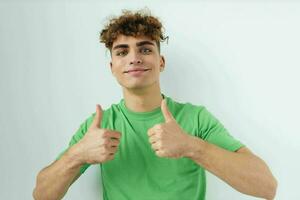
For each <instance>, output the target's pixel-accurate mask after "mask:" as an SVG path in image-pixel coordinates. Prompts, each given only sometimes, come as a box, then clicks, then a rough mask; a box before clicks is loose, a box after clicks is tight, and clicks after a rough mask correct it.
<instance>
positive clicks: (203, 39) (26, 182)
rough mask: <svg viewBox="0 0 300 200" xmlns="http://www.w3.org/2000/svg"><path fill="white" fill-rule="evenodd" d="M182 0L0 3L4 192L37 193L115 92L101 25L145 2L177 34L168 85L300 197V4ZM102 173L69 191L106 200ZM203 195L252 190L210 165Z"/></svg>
mask: <svg viewBox="0 0 300 200" xmlns="http://www.w3.org/2000/svg"><path fill="white" fill-rule="evenodd" d="M120 2H121V1H120ZM182 2H183V1H182ZM184 2H185V3H180V1H151V3H150V1H149V2H148V1H126V2H124V1H122V2H121V3H118V2H117V1H83V0H82V1H66V0H65V1H26V2H25V1H3V0H2V1H0V95H1V96H0V97H1V98H0V111H1V112H0V128H1V140H0V142H1V144H0V153H1V159H0V162H1V165H0V171H1V179H0V181H1V182H0V188H1V192H0V199H12V200H17V199H18V200H19V199H32V197H31V193H32V190H33V188H34V185H35V178H36V175H37V173H38V172H39V170H41V169H42V168H43V167H45V166H46V165H48V164H50V163H51V162H52V161H53V160H54V159H55V157H56V156H57V155H58V154H59V153H60V152H61V151H62V150H63V149H64V148H66V146H67V144H68V142H69V140H70V138H71V136H72V135H73V134H74V133H75V131H76V130H77V128H78V127H79V125H80V123H81V122H83V120H85V119H86V118H87V117H88V116H89V115H90V114H91V113H92V112H95V104H96V103H99V104H101V105H102V106H103V107H104V108H108V107H109V106H110V105H111V104H112V103H117V102H119V100H120V98H122V93H121V88H120V86H119V85H118V83H117V81H116V80H115V79H114V78H113V76H112V75H111V72H110V70H109V65H108V63H109V59H110V56H109V52H108V51H106V50H105V48H104V45H103V44H100V43H99V40H98V37H99V32H100V31H101V29H102V28H103V25H104V23H105V22H106V21H107V20H106V19H107V17H108V16H111V15H119V14H120V13H121V9H124V8H126V9H134V10H136V9H140V8H144V7H145V6H147V7H148V8H149V9H150V10H151V11H152V14H153V15H155V16H158V17H159V18H160V19H161V21H162V23H163V24H164V26H165V30H166V35H169V37H170V38H169V43H168V44H166V43H165V44H162V54H163V55H164V56H165V58H166V70H165V71H164V72H163V73H162V76H161V87H162V92H164V93H165V94H166V95H167V96H170V97H172V98H174V99H175V100H177V101H181V102H191V103H194V104H197V105H205V106H206V107H207V108H208V109H209V110H210V111H211V112H212V113H213V114H214V115H215V116H216V117H217V118H218V119H219V120H220V121H221V122H222V123H223V124H224V125H225V127H227V129H228V130H229V131H230V132H231V134H232V135H233V136H234V137H236V138H237V139H239V140H241V141H242V142H243V143H245V144H246V145H247V146H248V148H250V149H251V150H252V151H253V152H254V153H256V154H257V155H259V156H260V157H261V158H263V159H264V160H265V161H266V162H267V164H268V165H269V166H270V168H271V170H272V172H273V173H274V175H275V176H276V177H277V179H278V182H279V186H278V190H277V196H276V199H278V200H279V199H280V200H281V199H284V200H285V199H288V200H297V199H300V195H299V189H298V187H297V185H298V182H299V178H300V176H299V169H300V162H299V153H300V148H299V142H300V137H299V134H300V132H299V129H298V125H299V112H300V106H299V100H300V95H299V85H300V80H299V67H300V61H299V52H300V48H299V46H300V39H299V38H300V37H299V36H300V24H299V20H300V3H298V2H297V1H283V0H282V1H250V0H249V1H233V0H232V1H184ZM99 176H100V173H99V171H98V167H97V166H92V167H90V168H89V169H88V170H87V171H86V173H85V174H84V175H83V176H81V178H80V179H79V180H78V181H77V182H76V183H75V184H74V185H73V186H72V187H71V188H70V190H69V191H68V193H67V195H66V196H65V198H64V199H70V200H79V199H101V195H102V189H101V186H99V185H100V183H101V182H100V179H99ZM207 199H208V200H211V199H212V200H218V199H219V200H223V199H231V200H246V199H256V198H254V197H250V196H247V195H243V194H241V193H239V192H237V191H236V190H234V189H232V188H231V187H230V186H228V185H227V184H226V183H224V182H223V181H221V180H220V179H218V178H217V177H215V176H213V175H211V174H209V173H208V185H207Z"/></svg>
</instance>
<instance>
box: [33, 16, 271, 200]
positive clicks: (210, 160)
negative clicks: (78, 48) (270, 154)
mask: <svg viewBox="0 0 300 200" xmlns="http://www.w3.org/2000/svg"><path fill="white" fill-rule="evenodd" d="M161 29H162V25H161V23H160V22H159V21H158V19H157V18H155V17H153V16H151V15H147V14H143V13H141V12H136V13H132V12H129V11H127V12H124V13H123V15H121V16H120V17H118V18H115V19H112V20H110V22H109V23H108V25H107V26H106V27H105V29H104V30H103V31H102V32H101V38H100V39H101V42H103V43H105V46H106V47H107V48H108V49H109V50H110V53H111V63H110V68H111V72H112V74H113V76H114V77H115V78H116V79H117V81H118V82H119V84H120V85H121V87H122V90H123V95H124V98H123V99H122V100H121V101H120V102H119V103H118V104H112V105H111V107H110V108H108V109H106V110H102V108H101V107H100V106H99V105H97V106H96V112H95V113H93V114H92V115H91V116H90V117H89V118H88V119H86V120H85V121H84V123H82V124H81V126H80V128H79V129H78V131H77V132H76V133H75V135H74V136H73V137H72V139H71V141H70V144H69V147H68V148H67V149H66V150H65V151H63V152H62V153H61V154H60V155H59V156H58V158H57V160H56V161H55V162H53V163H52V164H51V165H49V166H48V167H46V168H45V169H43V170H42V171H41V172H40V173H39V174H38V177H37V184H36V187H35V189H34V192H33V196H34V198H35V199H61V198H62V197H63V196H64V195H65V193H66V192H67V190H68V188H69V187H70V185H71V184H72V183H73V182H74V181H76V180H77V178H78V177H79V176H80V175H81V174H82V173H84V171H85V170H86V169H87V168H88V167H89V166H90V165H91V164H100V168H101V176H102V183H103V199H104V200H123V199H124V200H125V199H126V200H127V199H130V200H135V199H137V200H150V199H153V200H157V199H161V200H163V199H172V200H177V199H178V200H185V199H189V200H201V199H205V186H206V182H205V169H206V170H208V171H210V172H211V173H213V174H215V175H216V176H218V177H219V178H221V179H222V180H224V181H225V182H227V183H228V184H229V185H231V186H232V187H233V188H235V189H236V190H238V191H240V192H242V193H245V194H249V195H253V196H257V197H263V198H265V199H273V198H274V196H275V193H276V187H277V183H276V180H275V178H274V177H273V175H272V173H271V172H270V170H269V168H268V166H267V165H266V164H265V163H264V161H263V160H261V159H260V158H259V157H257V156H256V155H254V154H253V153H252V152H251V151H250V150H249V149H248V148H247V147H245V145H243V144H242V143H241V142H239V141H238V140H236V139H234V138H233V137H232V136H231V135H230V134H229V133H228V131H227V130H226V129H225V127H224V126H223V125H222V124H221V123H220V122H219V121H218V120H217V119H216V118H215V117H214V116H213V115H212V114H211V113H210V112H209V111H208V110H207V109H206V108H205V107H204V106H197V105H193V104H190V103H179V102H176V101H175V100H173V99H172V98H171V97H168V96H166V95H165V94H163V93H161V90H160V84H159V77H160V73H161V72H162V71H163V70H164V68H165V60H164V57H163V56H161V54H160V42H161V41H163V40H165V39H166V38H165V37H164V35H163V33H162V30H161Z"/></svg>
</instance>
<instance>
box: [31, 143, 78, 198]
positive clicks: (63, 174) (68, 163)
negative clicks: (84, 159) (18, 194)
mask: <svg viewBox="0 0 300 200" xmlns="http://www.w3.org/2000/svg"><path fill="white" fill-rule="evenodd" d="M75 152H76V151H74V149H72V148H71V149H69V150H68V151H67V152H66V153H65V154H64V155H63V156H62V157H61V158H60V159H59V160H57V161H55V162H54V163H52V164H51V165H50V166H48V167H47V168H45V169H43V170H42V171H41V172H40V173H39V174H38V176H37V181H36V187H35V189H34V191H33V197H34V199H36V200H41V199H42V200H58V199H62V198H63V196H64V195H65V193H66V192H67V190H68V189H69V187H70V185H71V184H72V181H73V180H74V179H75V178H76V177H78V176H79V170H80V167H81V166H82V163H81V162H80V161H79V160H78V156H77V155H76V153H75Z"/></svg>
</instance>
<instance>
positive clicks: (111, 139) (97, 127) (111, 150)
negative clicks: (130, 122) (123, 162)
mask: <svg viewBox="0 0 300 200" xmlns="http://www.w3.org/2000/svg"><path fill="white" fill-rule="evenodd" d="M102 115H103V111H102V108H101V106H100V105H97V107H96V115H95V118H94V120H93V122H92V124H91V126H90V127H89V129H88V131H87V133H86V134H85V136H84V137H83V138H82V140H80V141H79V142H78V143H77V148H78V149H79V150H78V151H79V152H80V153H79V154H80V156H81V159H82V162H83V163H89V164H97V163H104V162H106V161H109V160H112V159H113V158H114V154H115V153H116V151H117V148H118V145H119V142H120V137H121V133H120V132H117V131H113V130H107V129H102V128H101V120H102Z"/></svg>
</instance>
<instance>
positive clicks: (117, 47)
mask: <svg viewBox="0 0 300 200" xmlns="http://www.w3.org/2000/svg"><path fill="white" fill-rule="evenodd" d="M146 44H148V45H153V46H154V43H152V42H150V41H147V40H145V41H141V42H137V43H136V46H137V47H139V46H143V45H146ZM128 47H129V46H128V44H118V45H116V46H115V47H114V48H113V50H115V49H119V48H128Z"/></svg>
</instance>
